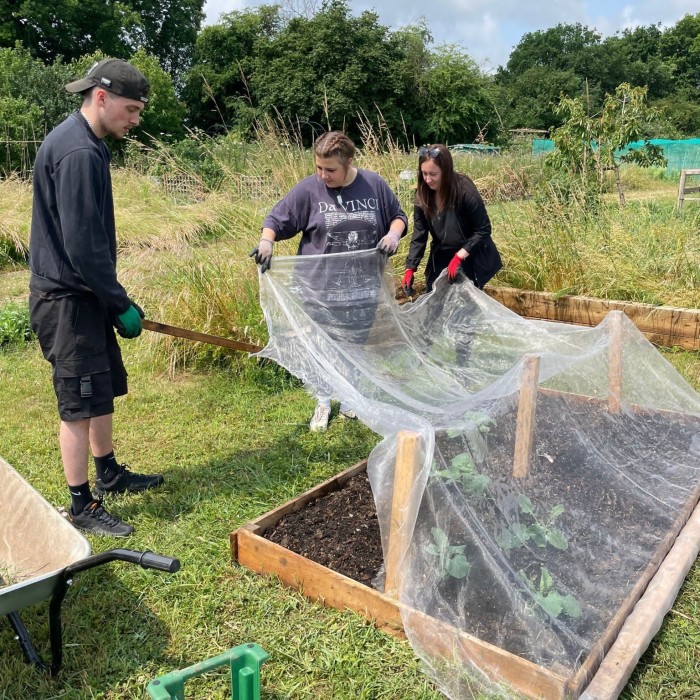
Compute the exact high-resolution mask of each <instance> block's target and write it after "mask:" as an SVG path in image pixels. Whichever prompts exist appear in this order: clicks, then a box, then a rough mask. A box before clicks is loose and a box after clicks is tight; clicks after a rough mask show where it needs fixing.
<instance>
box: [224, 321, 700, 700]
mask: <svg viewBox="0 0 700 700" xmlns="http://www.w3.org/2000/svg"><path fill="white" fill-rule="evenodd" d="M617 320H619V319H615V318H614V319H613V321H612V327H611V334H612V343H611V347H610V353H609V391H608V396H607V398H605V399H603V398H593V397H590V396H579V395H576V394H568V393H565V392H561V391H554V390H551V389H544V388H542V387H539V386H538V372H539V358H538V357H537V356H532V357H526V358H524V362H523V364H522V371H521V378H520V390H519V392H518V398H517V401H516V402H515V403H514V404H513V405H512V406H511V407H510V408H509V409H508V412H506V413H505V414H503V415H499V418H498V425H497V428H498V430H494V431H493V435H489V439H490V440H491V441H490V442H489V444H488V455H489V459H488V462H486V463H484V464H483V465H482V466H481V467H480V469H481V472H480V475H481V476H482V477H484V478H490V479H491V480H492V482H493V483H496V482H497V481H498V482H499V483H506V482H507V483H508V484H515V485H517V487H518V489H519V492H520V493H523V494H525V493H531V494H533V498H534V495H537V497H538V503H539V506H540V507H541V508H542V509H544V512H555V510H556V509H557V508H559V506H556V504H558V503H561V502H566V503H567V511H571V514H570V517H569V522H568V524H567V529H568V530H567V531H568V532H569V534H570V535H571V537H572V542H575V544H576V557H577V559H576V560H575V561H576V564H577V566H576V567H572V565H571V564H572V561H573V560H572V559H571V558H567V557H568V556H569V555H568V553H567V554H566V555H564V554H563V552H562V550H564V549H566V547H565V546H563V547H556V546H555V547H551V548H550V547H546V546H545V547H544V548H541V549H539V550H538V556H539V560H538V562H539V563H544V564H545V565H546V568H547V570H548V571H549V572H550V573H551V575H552V576H553V577H554V578H555V580H559V581H561V582H563V583H565V585H566V589H568V590H575V587H574V586H573V584H575V582H576V576H577V575H578V574H577V573H576V571H575V570H574V569H578V568H579V565H580V570H581V571H583V572H585V580H586V582H587V585H588V594H587V595H588V598H587V599H586V610H585V613H584V614H583V615H581V614H580V610H579V614H578V615H575V614H571V615H569V619H568V622H567V625H568V627H569V629H570V630H571V631H572V634H573V635H576V636H577V638H581V639H585V640H586V644H585V646H583V647H581V649H582V652H581V653H579V648H578V647H577V648H576V650H575V651H576V654H575V655H574V656H573V657H570V658H573V659H574V660H573V661H570V660H567V662H566V663H561V662H560V660H559V659H558V658H557V657H556V656H555V655H547V654H542V655H539V654H536V655H534V656H533V649H532V648H531V646H530V643H531V640H532V637H529V636H528V634H527V633H525V632H524V631H523V633H522V634H521V633H520V631H519V630H518V629H517V625H515V626H512V627H511V626H510V625H506V626H505V627H504V623H503V619H504V618H503V616H502V614H501V612H502V610H503V609H504V608H503V607H502V604H505V603H506V602H507V601H506V600H502V599H501V598H499V593H498V590H495V591H491V590H487V588H486V587H484V586H488V581H489V579H488V578H484V579H479V578H475V579H473V583H470V585H469V586H467V587H466V589H465V588H463V589H461V591H462V597H460V598H459V600H460V608H461V610H463V611H466V612H465V616H466V620H467V625H466V626H464V627H463V625H462V624H461V623H460V625H459V626H460V628H462V627H463V629H470V630H472V631H473V633H472V634H470V633H467V632H465V631H462V629H460V630H457V629H455V628H454V626H452V625H451V624H448V622H447V621H446V620H447V619H448V618H447V617H445V619H441V615H442V611H441V605H440V603H441V601H442V600H443V599H445V596H448V595H450V594H451V592H452V589H453V588H454V586H457V585H461V584H460V582H459V581H454V580H452V579H450V578H447V579H444V580H443V581H442V582H441V583H440V587H439V589H437V588H436V589H435V590H436V593H435V594H434V595H435V597H436V600H435V605H433V604H432V603H430V605H426V607H425V608H423V603H421V607H422V609H425V610H431V614H432V616H429V615H426V614H425V613H424V612H421V611H418V610H414V609H410V608H408V607H406V606H405V605H404V604H402V603H399V602H398V600H397V599H398V598H399V597H401V599H402V600H406V597H405V596H399V595H397V590H398V589H399V588H400V586H401V576H399V566H405V567H407V568H406V570H405V571H406V572H408V571H409V569H410V570H411V571H413V568H412V561H413V558H414V557H418V556H422V555H421V551H423V550H425V547H424V546H423V547H422V549H421V547H419V546H417V549H416V547H414V548H413V549H412V554H411V555H410V556H409V558H408V560H407V561H403V560H402V554H403V552H405V551H407V549H408V544H407V542H405V541H403V539H402V538H403V537H404V534H403V533H405V532H406V531H407V530H410V531H411V533H412V535H411V536H412V538H413V539H412V543H413V542H416V541H417V542H426V541H428V540H429V532H430V527H431V524H430V521H429V520H421V518H420V517H419V518H418V520H416V526H415V529H411V528H406V527H403V522H404V518H407V517H408V521H409V522H413V519H412V518H411V517H410V514H407V511H408V508H407V505H408V504H409V498H408V495H409V493H410V491H411V488H412V486H413V484H414V483H415V480H416V476H417V474H418V465H419V458H418V453H419V449H418V441H419V437H418V436H417V435H416V434H414V433H407V432H405V431H402V432H400V433H399V435H398V440H397V455H396V465H395V469H394V474H395V476H394V482H393V496H392V498H391V512H390V518H389V520H388V528H387V529H388V532H387V533H386V535H387V544H388V547H387V551H386V556H385V566H386V575H385V583H384V588H383V592H381V591H379V590H376V589H375V588H372V587H370V586H369V585H365V584H364V583H361V582H360V581H358V580H353V579H352V578H350V577H349V576H345V575H343V574H341V573H338V572H337V571H335V570H333V569H331V568H329V567H326V566H323V565H322V564H320V563H317V562H315V561H312V560H311V559H310V558H307V557H306V556H302V554H299V553H295V552H294V551H292V549H291V548H287V547H284V546H281V545H280V544H277V543H276V542H273V541H272V538H271V536H270V533H273V532H274V531H276V530H278V529H279V526H280V524H283V523H284V521H285V520H288V519H291V518H292V516H293V515H299V514H300V513H301V512H302V511H306V510H311V509H312V508H314V507H315V506H316V504H320V503H322V502H324V500H328V499H329V498H331V496H330V494H334V493H339V492H342V491H343V489H345V488H347V487H348V486H349V484H350V482H351V481H353V480H354V479H356V477H357V476H358V475H360V474H361V473H363V472H364V471H366V462H362V463H360V464H357V465H355V466H354V467H352V468H350V469H348V470H346V471H344V472H342V473H341V474H338V475H337V476H335V477H333V478H332V479H329V480H328V481H326V482H324V483H323V484H320V485H319V486H317V487H315V488H313V489H311V490H310V491H308V492H307V493H305V494H303V495H301V496H299V497H298V498H295V499H293V500H291V501H289V502H288V503H286V504H284V505H282V506H280V507H279V508H276V509H275V510H273V511H271V512H269V513H267V514H265V515H263V516H261V517H260V518H258V519H256V520H254V521H253V522H251V523H248V524H246V525H244V526H243V527H241V528H239V529H238V530H236V531H235V532H233V533H232V534H231V551H232V555H233V559H234V561H237V562H238V563H240V564H241V565H243V566H246V567H247V568H249V569H252V570H254V571H257V572H260V573H267V574H274V575H276V576H277V577H279V579H280V580H281V581H282V582H283V583H284V584H286V585H289V586H292V587H294V588H296V589H298V590H301V591H302V592H303V593H304V594H305V595H307V596H308V597H309V598H311V599H314V600H320V601H322V602H323V603H324V604H326V605H328V606H331V607H335V608H339V609H343V608H349V609H351V610H354V611H356V612H358V613H360V614H362V615H365V616H367V617H368V618H370V619H371V620H373V621H374V622H375V623H376V624H377V625H378V626H379V627H380V628H382V629H384V630H386V631H388V632H390V633H394V634H401V633H402V630H403V625H404V623H405V624H406V629H407V630H408V629H410V630H416V629H420V630H421V636H422V638H423V639H429V640H430V642H429V644H430V647H431V648H430V649H429V652H430V654H432V655H434V656H441V657H444V658H446V659H447V660H448V661H454V660H455V659H457V660H458V661H459V664H460V666H464V667H468V666H469V665H470V664H472V665H474V666H476V667H477V668H478V669H479V670H480V671H482V672H483V673H484V674H486V676H488V677H489V678H491V679H492V680H493V681H494V682H496V683H504V684H506V685H507V686H509V687H510V688H512V689H514V691H515V692H518V693H519V694H521V695H522V696H524V697H527V698H542V699H544V700H564V699H567V700H572V699H576V698H581V700H584V698H585V700H614V698H617V697H618V694H619V692H620V691H621V689H622V688H623V687H624V685H625V683H626V681H627V679H628V678H629V676H630V674H631V672H632V670H633V668H634V666H635V664H636V663H637V661H638V660H639V658H640V656H641V654H642V653H643V651H644V649H645V648H646V647H647V646H648V644H649V642H650V641H651V639H652V638H653V636H654V634H656V632H657V631H658V629H659V627H660V626H661V623H662V621H663V617H664V615H665V614H666V612H667V611H668V610H669V609H670V607H671V606H672V604H673V601H674V600H675V597H676V595H677V593H678V590H679V588H680V586H681V584H682V582H683V580H684V578H685V576H686V574H687V572H688V570H689V569H690V567H691V566H692V564H693V562H694V561H695V558H696V557H697V554H698V550H699V549H700V507H698V500H699V499H700V483H697V482H696V481H694V478H695V477H694V475H695V474H697V467H698V456H699V455H698V454H697V449H696V447H695V445H696V443H697V441H698V437H699V436H700V419H699V418H698V417H697V415H694V414H685V413H678V412H673V411H667V410H657V409H650V408H646V407H641V406H635V405H630V404H629V403H626V402H625V401H624V394H623V392H622V370H621V355H620V352H621V347H620V343H619V338H617V336H618V335H619V333H618V332H619V327H618V326H619V323H617V322H616V321H617ZM561 414H566V415H567V416H573V418H572V419H571V420H572V422H571V429H569V428H567V425H568V424H563V423H561V422H557V416H558V415H561ZM628 429H629V430H634V433H630V435H633V436H634V438H633V439H634V441H635V442H638V443H639V445H640V449H641V451H640V454H641V455H642V457H641V465H636V464H632V463H627V461H628V460H626V459H624V458H623V459H624V461H625V469H626V470H628V471H627V473H626V474H625V475H619V474H617V472H616V471H615V470H613V472H614V475H613V477H612V478H610V479H609V482H608V481H606V472H607V470H608V468H609V464H608V461H607V457H606V456H605V455H604V454H602V453H600V451H599V444H606V445H610V449H611V453H612V454H616V455H619V454H622V453H624V450H625V445H629V444H630V443H629V442H628V441H627V438H624V437H623V436H624V435H626V434H627V430H628ZM659 429H661V431H662V433H663V436H664V442H663V443H662V444H658V442H657V441H656V440H655V438H654V436H655V435H656V432H655V431H657V430H659ZM450 432H451V431H438V432H436V433H435V443H436V445H439V446H440V452H439V454H440V459H441V460H444V463H446V464H449V463H450V461H454V459H455V458H456V457H457V456H459V453H460V452H461V451H462V450H463V446H460V445H461V443H460V440H461V438H459V437H458V436H455V435H451V434H450ZM581 432H583V433H584V434H585V435H586V436H587V440H586V441H585V443H581V442H580V441H578V439H577V438H578V436H579V435H580V433H581ZM647 435H648V438H647ZM597 441H602V443H598V442H597ZM689 444H690V445H691V446H693V448H692V449H693V450H694V452H692V456H691V452H688V451H687V450H688V445H689ZM681 446H683V447H681ZM678 455H683V456H684V457H682V458H678ZM685 458H687V460H688V464H685V463H679V462H680V461H681V459H685ZM637 467H640V468H641V469H642V470H643V474H651V475H654V478H656V477H657V476H658V478H660V479H663V478H664V476H663V475H664V474H666V473H669V474H673V476H674V477H675V478H677V479H678V481H677V482H676V481H673V484H675V485H676V486H674V488H678V493H682V496H681V497H679V498H678V499H677V500H676V501H675V502H674V505H673V507H672V508H669V509H667V508H665V507H664V508H650V507H649V502H650V500H649V499H652V500H653V495H652V494H650V493H649V492H648V488H642V489H640V490H639V492H636V491H629V490H628V489H627V481H628V479H632V481H634V478H635V473H636V472H634V469H636V468H637ZM683 467H687V468H686V469H683ZM438 476H439V474H438ZM641 483H642V484H643V485H645V484H646V485H648V486H649V487H650V488H653V483H654V482H653V480H652V482H649V483H648V484H647V482H645V481H643V480H642V482H641ZM453 488H454V486H453V485H450V484H449V483H447V485H446V484H445V483H442V482H440V479H435V480H433V479H432V478H431V480H429V482H428V484H427V486H426V491H425V493H424V503H431V504H432V506H431V507H434V508H435V509H436V512H440V513H445V512H446V511H445V508H444V507H443V500H442V499H444V498H450V491H451V489H453ZM516 492H517V491H516ZM509 493H512V492H510V491H509ZM427 494H429V495H427ZM445 505H447V501H445ZM555 506H556V507H555ZM414 507H416V508H420V509H422V507H423V504H421V505H420V506H417V505H416V504H414ZM470 508H472V509H473V514H476V517H478V520H479V522H480V523H481V524H482V526H483V527H484V528H485V530H484V532H498V531H499V521H498V518H499V517H500V514H499V511H497V510H495V509H494V508H493V507H492V505H491V502H489V501H488V500H483V501H480V500H478V499H477V500H475V501H474V502H473V503H472V504H471V505H470ZM327 511H328V512H329V519H333V520H334V521H336V523H335V524H336V525H337V521H339V520H340V519H341V518H340V517H339V513H338V512H337V508H328V509H327ZM594 511H595V516H593V515H591V514H592V513H593V512H594ZM559 512H560V513H564V508H561V510H560V511H559ZM589 515H590V517H589ZM462 520H463V519H462V518H460V517H457V518H454V522H452V521H451V520H449V521H445V520H444V519H443V523H442V527H443V528H444V529H445V534H446V535H449V541H450V542H455V543H459V544H460V545H464V546H462V547H461V548H459V549H461V551H462V552H464V554H465V556H467V557H468V558H469V561H471V562H474V564H473V565H474V566H477V564H478V558H479V550H480V546H479V545H480V538H481V535H478V534H477V535H476V536H474V535H473V534H472V535H471V541H470V535H469V530H466V529H463V524H462ZM357 525H358V523H357V518H356V519H355V523H354V524H353V527H354V528H355V531H356V532H357V531H358V529H357ZM318 528H321V525H320V524H319V525H318ZM434 529H435V528H433V530H434ZM426 531H427V534H426ZM312 532H313V530H312ZM606 533H614V535H615V536H617V537H618V539H619V543H620V546H619V547H610V548H606V547H605V546H601V544H600V543H601V542H604V541H605V534H606ZM360 536H361V537H370V536H372V535H371V533H370V530H369V529H365V530H362V531H361V535H360ZM416 537H418V540H416V539H415V538H416ZM321 539H323V535H321ZM280 541H285V540H284V539H282V540H280ZM633 541H634V545H635V548H634V557H632V558H630V557H629V556H627V550H628V549H630V547H628V543H629V545H631V544H632V542H633ZM500 546H501V544H500V543H499V547H500ZM540 547H542V545H540ZM465 549H466V551H465ZM297 551H305V550H303V549H302V550H297ZM507 556H508V558H509V561H510V564H509V566H510V567H511V568H512V570H513V571H522V570H524V569H526V568H527V559H526V557H527V550H522V549H517V548H516V549H509V551H508V553H507ZM571 556H574V555H573V554H572V555H571ZM611 557H612V559H611ZM416 561H418V560H416ZM416 571H421V569H420V568H418V569H416ZM401 573H404V570H402V571H401ZM572 577H573V579H572ZM364 578H367V577H366V576H365V575H363V576H361V577H360V580H364ZM369 578H371V577H369ZM470 581H472V579H470ZM596 581H597V582H598V584H596ZM567 582H568V583H567ZM410 585H411V587H412V588H413V589H414V590H422V579H415V578H413V577H412V578H411V583H410ZM479 586H482V590H481V591H480V590H479ZM431 591H432V589H430V588H426V592H427V595H428V597H429V596H431V595H433V593H432V592H431ZM404 592H406V589H404ZM569 597H570V596H569ZM414 599H415V598H414ZM421 600H426V599H425V598H422V597H421ZM486 600H488V604H484V601H486ZM429 602H430V601H429ZM528 611H529V609H528ZM531 614H532V615H533V616H534V615H536V613H535V612H534V610H533V611H532V613H531ZM550 614H551V613H550ZM558 614H559V613H557V614H556V615H558ZM567 614H568V613H567ZM528 615H530V612H528ZM556 615H555V616H556ZM527 619H528V620H530V619H531V618H530V617H528V618H527ZM513 620H515V622H516V623H517V622H518V618H513ZM496 641H497V642H498V643H497V644H496V643H495V642H496ZM506 647H507V648H506ZM424 648H425V645H424ZM535 651H536V650H535Z"/></svg>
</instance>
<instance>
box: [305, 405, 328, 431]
mask: <svg viewBox="0 0 700 700" xmlns="http://www.w3.org/2000/svg"><path fill="white" fill-rule="evenodd" d="M330 417H331V407H330V406H326V405H325V404H322V403H317V404H316V410H315V411H314V415H313V417H312V418H311V422H310V423H309V429H310V430H311V431H313V432H314V433H322V432H323V431H324V430H326V429H327V428H328V419H329V418H330Z"/></svg>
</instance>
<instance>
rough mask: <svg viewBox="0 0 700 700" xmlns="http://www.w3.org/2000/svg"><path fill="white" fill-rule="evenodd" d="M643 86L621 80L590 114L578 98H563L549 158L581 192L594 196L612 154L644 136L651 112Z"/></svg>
mask: <svg viewBox="0 0 700 700" xmlns="http://www.w3.org/2000/svg"><path fill="white" fill-rule="evenodd" d="M646 92H647V90H646V88H645V87H632V86H630V85H629V84H628V83H623V84H622V85H620V86H618V88H617V89H616V90H615V94H614V95H606V97H605V101H604V103H603V108H602V110H601V111H600V112H598V113H597V114H594V115H591V114H589V112H588V110H587V108H586V105H585V104H584V102H583V100H582V99H581V98H571V97H563V98H562V100H561V102H560V104H559V106H558V107H557V113H558V115H559V116H561V117H562V118H563V124H562V126H560V127H559V128H557V129H555V130H554V131H553V133H552V140H553V141H554V144H555V146H556V150H555V151H554V152H553V153H551V154H550V155H549V156H548V157H547V158H548V165H549V167H550V168H552V169H553V170H554V171H560V172H564V173H566V174H567V175H568V176H569V177H570V178H571V179H572V180H576V181H578V182H579V183H580V184H581V185H582V188H583V191H584V192H588V193H591V194H593V195H595V194H596V193H600V192H601V191H602V187H603V181H604V175H605V171H606V170H607V169H610V168H613V167H614V166H615V164H616V159H615V154H616V152H617V151H618V150H619V149H621V148H622V147H623V146H626V145H627V144H628V143H630V142H631V141H637V140H639V139H640V138H641V137H643V136H647V133H646V130H647V126H648V124H649V122H650V120H651V118H652V115H653V111H652V110H650V109H649V108H648V107H647V106H646V104H645V98H646Z"/></svg>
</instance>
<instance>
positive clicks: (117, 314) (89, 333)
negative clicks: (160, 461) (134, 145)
mask: <svg viewBox="0 0 700 700" xmlns="http://www.w3.org/2000/svg"><path fill="white" fill-rule="evenodd" d="M66 90H68V92H74V93H80V94H82V96H83V103H82V105H81V107H80V109H79V110H78V111H76V112H74V113H73V114H71V115H70V116H69V117H68V118H67V119H65V121H63V122H62V123H61V124H59V125H58V126H57V127H56V128H55V129H54V130H53V131H52V132H51V133H50V134H49V135H48V136H47V137H46V139H45V140H44V142H43V143H42V145H41V147H40V148H39V151H38V153H37V157H36V162H35V165H34V199H33V207H32V224H31V237H30V243H29V265H30V270H31V277H30V281H29V288H30V299H29V311H30V318H31V324H32V329H33V330H34V332H35V333H36V334H37V337H38V338H39V344H40V345H41V349H42V352H43V354H44V357H45V358H46V359H47V360H48V361H49V362H50V363H51V366H52V369H53V383H54V389H55V391H56V396H57V398H58V413H59V417H60V430H59V443H60V448H61V458H62V461H63V469H64V472H65V475H66V480H67V482H68V487H69V491H70V494H71V507H70V510H69V519H70V520H71V522H72V523H73V524H74V525H75V526H76V527H78V528H80V529H81V530H85V531H87V532H92V533H95V534H100V535H112V536H115V537H125V536H127V535H130V534H131V533H132V532H133V530H134V528H133V527H132V526H131V525H128V524H126V523H124V522H122V521H121V520H120V519H119V518H117V517H116V516H114V515H112V514H111V513H109V512H108V511H107V510H106V509H105V508H104V507H103V505H102V495H103V494H105V493H114V492H122V491H132V492H133V491H143V490H145V489H148V488H151V487H154V486H159V485H160V484H162V483H163V477H162V476H161V475H160V474H152V475H144V474H135V473H134V472H131V471H130V470H129V469H127V468H126V465H123V464H118V463H117V461H116V459H115V457H114V450H113V444H112V414H113V412H114V397H115V396H122V395H124V394H126V393H127V372H126V369H125V368H124V364H123V362H122V356H121V352H120V349H119V343H118V342H117V339H116V336H115V334H114V328H113V326H114V327H116V329H117V331H118V333H119V335H120V336H122V337H123V338H135V337H137V336H138V335H140V333H141V318H143V312H142V311H141V309H140V308H139V307H138V306H137V305H136V304H135V303H134V302H133V301H131V299H129V297H128V295H127V293H126V291H125V289H124V287H122V285H121V284H120V283H119V281H118V280H117V271H116V261H117V246H116V231H115V225H114V205H113V200H112V181H111V176H110V153H109V149H108V148H107V146H106V145H105V144H104V142H103V140H102V139H103V138H104V137H105V136H107V135H110V136H113V137H114V138H117V139H121V138H124V136H126V134H127V133H128V131H129V129H131V128H132V127H135V126H138V124H139V121H140V118H141V112H142V110H143V109H144V107H145V106H146V103H147V102H148V93H149V85H148V81H147V80H146V78H145V77H144V76H143V74H142V73H141V72H140V71H138V70H137V69H136V68H134V67H133V66H132V65H130V64H129V63H126V62H125V61H121V60H118V59H113V58H108V59H105V60H103V61H100V62H99V63H96V64H95V65H94V66H93V67H92V68H91V69H90V70H89V71H88V73H87V75H86V76H85V77H84V78H83V79H82V80H76V81H75V82H72V83H69V84H68V85H66ZM88 449H90V450H91V451H92V455H93V458H94V461H95V470H96V482H95V492H96V495H97V498H95V497H93V493H92V491H91V489H90V486H89V483H88Z"/></svg>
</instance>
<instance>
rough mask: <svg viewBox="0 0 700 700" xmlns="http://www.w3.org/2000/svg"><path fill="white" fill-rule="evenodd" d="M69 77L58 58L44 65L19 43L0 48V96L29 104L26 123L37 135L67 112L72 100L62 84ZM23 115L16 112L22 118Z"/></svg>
mask: <svg viewBox="0 0 700 700" xmlns="http://www.w3.org/2000/svg"><path fill="white" fill-rule="evenodd" d="M72 79H73V74H72V70H71V68H70V66H67V65H65V64H64V63H63V62H62V61H57V62H56V63H54V64H53V65H50V66H46V65H45V64H44V63H42V62H41V61H40V60H38V59H36V58H34V57H33V56H32V55H31V54H30V53H29V51H28V50H27V49H25V48H23V47H22V46H21V45H20V44H19V43H18V44H17V45H16V46H14V47H13V48H2V49H0V97H4V98H8V99H13V100H24V102H25V103H26V104H28V105H31V106H32V115H31V119H30V120H29V122H28V123H29V124H31V127H30V128H31V131H32V132H33V133H34V134H35V135H36V136H37V137H38V138H43V136H44V133H45V132H46V130H47V129H52V128H53V127H54V126H55V125H56V124H57V123H58V122H59V121H61V120H62V119H63V118H64V117H65V116H67V115H68V114H69V113H70V112H71V110H72V108H73V100H72V99H71V95H70V94H69V93H67V92H66V91H65V90H64V89H63V86H64V85H65V84H66V83H67V82H69V81H70V80H72ZM36 110H38V112H37V111H36ZM27 116H29V115H27V114H21V113H19V114H18V115H17V117H18V118H22V119H24V120H25V121H26V119H25V117H27ZM2 123H3V122H0V124H2Z"/></svg>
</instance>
